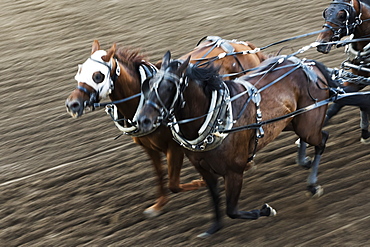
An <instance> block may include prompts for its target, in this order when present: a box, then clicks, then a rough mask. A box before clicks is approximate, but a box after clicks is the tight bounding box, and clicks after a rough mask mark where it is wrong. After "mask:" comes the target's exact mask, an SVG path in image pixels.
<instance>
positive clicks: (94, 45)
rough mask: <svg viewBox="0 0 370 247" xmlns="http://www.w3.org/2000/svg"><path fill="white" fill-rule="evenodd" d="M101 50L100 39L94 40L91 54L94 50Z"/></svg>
mask: <svg viewBox="0 0 370 247" xmlns="http://www.w3.org/2000/svg"><path fill="white" fill-rule="evenodd" d="M98 50H100V44H99V41H97V40H94V42H93V44H92V48H91V54H93V53H94V52H96V51H98Z"/></svg>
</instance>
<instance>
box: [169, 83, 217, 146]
mask: <svg viewBox="0 0 370 247" xmlns="http://www.w3.org/2000/svg"><path fill="white" fill-rule="evenodd" d="M188 83H189V84H188V87H187V88H186V90H185V91H184V93H183V100H184V101H185V106H184V107H183V108H179V109H175V116H176V119H177V121H179V120H184V119H191V118H194V117H199V116H203V115H205V114H207V112H208V110H209V106H210V100H211V99H210V97H207V95H206V94H205V93H204V91H203V89H202V88H201V87H200V86H199V85H198V84H197V83H196V82H195V81H193V80H190V81H189V82H188ZM204 120H205V117H204V118H201V119H199V120H195V121H191V122H189V123H186V124H180V130H181V133H182V134H183V135H184V137H186V138H188V139H195V138H197V137H198V130H199V129H200V127H201V125H202V124H203V122H204Z"/></svg>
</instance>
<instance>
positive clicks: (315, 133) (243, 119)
mask: <svg viewBox="0 0 370 247" xmlns="http://www.w3.org/2000/svg"><path fill="white" fill-rule="evenodd" d="M162 61H163V64H162V67H161V70H160V71H159V72H158V73H157V74H156V75H155V76H154V77H153V78H152V79H151V80H150V81H149V86H150V92H148V93H147V101H146V103H145V105H144V107H143V108H142V110H141V112H140V114H139V116H138V122H139V125H140V126H141V128H142V129H145V130H146V131H150V130H151V129H152V128H153V126H155V125H156V124H157V122H158V121H160V120H161V119H162V117H161V113H162V112H174V116H173V117H172V118H173V123H172V124H171V130H172V132H173V135H174V138H175V139H176V140H177V141H178V142H179V143H180V144H181V146H183V147H184V148H185V149H184V150H185V154H186V156H187V157H188V158H189V160H190V161H191V162H192V164H193V165H194V167H195V168H196V169H197V170H198V171H199V173H200V174H201V175H202V177H203V179H204V180H205V182H206V183H207V185H208V188H209V191H210V194H211V197H212V200H213V205H214V213H215V218H214V223H213V225H212V226H211V228H210V229H209V230H208V231H206V232H205V233H203V234H201V235H200V236H201V237H204V236H208V235H210V234H213V233H215V232H216V231H218V230H219V229H220V228H221V227H222V223H221V214H220V212H219V209H220V208H219V192H218V177H219V176H221V177H223V178H224V180H225V192H226V206H227V210H226V212H227V215H228V216H229V217H231V218H233V219H234V218H238V219H257V218H259V217H260V216H274V215H275V211H274V209H273V208H271V207H270V206H268V205H267V204H265V205H264V206H263V207H262V209H261V210H252V211H239V210H238V206H237V204H238V200H239V196H240V193H241V188H242V183H243V172H244V170H245V169H246V168H247V163H248V162H249V161H250V160H251V158H253V156H254V155H255V153H256V152H257V151H259V150H261V149H262V148H263V147H265V146H266V145H267V144H268V143H270V142H271V141H273V140H274V139H275V138H276V137H277V136H278V135H279V134H280V132H281V131H283V130H294V131H295V133H296V134H297V135H298V136H299V137H300V139H301V140H302V141H304V142H307V143H309V144H310V145H313V146H315V159H314V161H313V162H312V169H311V173H310V175H309V177H308V190H309V191H310V192H311V193H312V194H317V193H321V192H322V191H321V189H320V187H319V186H318V185H317V184H316V183H317V172H318V165H319V161H320V157H321V154H322V153H323V152H324V148H325V143H326V140H327V138H328V134H327V133H326V132H324V131H322V126H323V123H324V118H325V112H326V108H327V106H326V105H323V106H320V107H317V108H315V109H312V110H309V111H305V112H304V113H302V114H299V115H296V116H294V117H288V118H282V119H280V120H279V121H273V122H271V123H268V124H266V125H265V126H263V125H262V124H261V125H258V123H262V122H263V121H266V120H268V119H274V118H280V117H282V116H285V115H286V114H291V113H293V112H295V111H296V110H298V109H303V108H304V107H306V106H308V105H311V104H313V103H315V102H318V101H321V100H325V99H327V98H328V97H329V90H327V89H328V87H327V83H328V82H329V81H330V77H329V75H328V73H327V70H326V68H325V67H324V66H323V65H322V64H320V63H316V62H314V61H311V62H308V63H306V62H304V61H302V60H299V59H298V58H296V57H290V58H288V57H285V56H281V57H276V58H269V59H267V60H265V61H264V62H263V63H262V64H261V67H258V68H259V69H258V70H257V71H256V72H255V73H253V74H249V75H245V76H242V77H240V78H237V79H235V80H231V81H225V82H223V81H222V80H221V79H220V77H219V76H218V74H217V72H216V70H215V69H214V68H213V67H212V66H208V67H202V68H199V67H194V66H189V65H188V61H189V60H186V61H185V62H183V61H180V60H173V61H171V60H170V53H169V52H167V53H166V54H165V56H164V57H163V60H162ZM143 90H144V89H143ZM171 107H173V109H171ZM256 123H257V125H254V127H253V128H252V127H251V128H248V126H251V125H252V126H253V124H256ZM233 124H234V130H236V129H238V128H241V129H243V126H244V127H245V130H244V131H238V132H235V133H231V134H229V135H227V133H228V132H232V130H233V129H230V128H231V126H232V125H233ZM254 128H256V130H253V129H254ZM301 146H305V145H301ZM304 151H305V150H304ZM300 156H301V157H304V155H302V154H300ZM319 190H320V191H319Z"/></svg>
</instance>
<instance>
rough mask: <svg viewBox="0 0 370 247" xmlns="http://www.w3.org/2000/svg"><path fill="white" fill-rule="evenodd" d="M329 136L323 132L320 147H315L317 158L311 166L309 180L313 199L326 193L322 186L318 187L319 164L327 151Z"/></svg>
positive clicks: (308, 187) (308, 188) (309, 189)
mask: <svg viewBox="0 0 370 247" xmlns="http://www.w3.org/2000/svg"><path fill="white" fill-rule="evenodd" d="M328 137H329V134H328V133H327V132H326V131H322V142H321V144H320V145H317V146H315V158H314V160H313V161H312V164H311V172H310V174H309V175H308V178H307V184H308V186H307V190H308V191H309V192H310V193H311V195H312V196H313V197H319V196H321V195H322V194H323V193H324V190H323V189H322V187H321V186H320V185H317V173H318V170H319V163H320V159H321V155H322V154H323V152H324V150H325V145H326V141H327V140H328Z"/></svg>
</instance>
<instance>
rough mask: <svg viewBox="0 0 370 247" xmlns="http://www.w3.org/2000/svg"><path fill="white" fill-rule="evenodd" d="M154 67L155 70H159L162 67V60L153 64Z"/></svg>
mask: <svg viewBox="0 0 370 247" xmlns="http://www.w3.org/2000/svg"><path fill="white" fill-rule="evenodd" d="M154 66H155V67H156V68H157V69H160V68H161V67H162V60H161V61H158V62H156V63H155V64H154Z"/></svg>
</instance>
